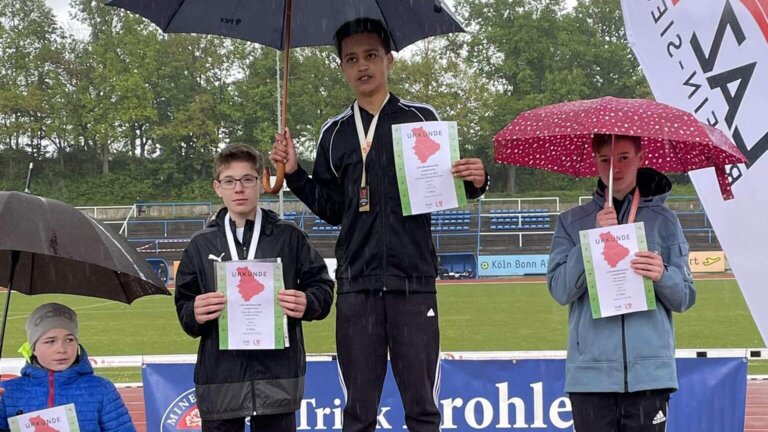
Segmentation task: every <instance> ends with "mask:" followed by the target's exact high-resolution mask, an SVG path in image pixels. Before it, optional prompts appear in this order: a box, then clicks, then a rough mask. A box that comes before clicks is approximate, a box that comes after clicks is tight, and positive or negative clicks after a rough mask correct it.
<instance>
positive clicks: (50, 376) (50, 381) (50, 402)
mask: <svg viewBox="0 0 768 432" xmlns="http://www.w3.org/2000/svg"><path fill="white" fill-rule="evenodd" d="M48 408H53V371H48Z"/></svg>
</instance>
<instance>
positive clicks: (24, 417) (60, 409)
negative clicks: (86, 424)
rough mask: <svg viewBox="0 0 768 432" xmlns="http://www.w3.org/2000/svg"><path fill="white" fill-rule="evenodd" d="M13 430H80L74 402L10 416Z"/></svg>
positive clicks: (52, 431) (19, 431)
mask: <svg viewBox="0 0 768 432" xmlns="http://www.w3.org/2000/svg"><path fill="white" fill-rule="evenodd" d="M8 424H9V426H10V427H11V431H12V432H79V431H80V425H79V424H78V423H77V413H76V412H75V405H74V404H67V405H61V406H57V407H53V408H48V409H44V410H40V411H33V412H29V413H24V414H20V415H17V416H15V417H10V418H8Z"/></svg>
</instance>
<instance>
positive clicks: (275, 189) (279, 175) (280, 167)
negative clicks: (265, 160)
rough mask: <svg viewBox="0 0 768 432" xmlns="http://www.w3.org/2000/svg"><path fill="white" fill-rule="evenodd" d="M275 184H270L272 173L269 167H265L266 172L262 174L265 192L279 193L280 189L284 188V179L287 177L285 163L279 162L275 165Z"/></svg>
mask: <svg viewBox="0 0 768 432" xmlns="http://www.w3.org/2000/svg"><path fill="white" fill-rule="evenodd" d="M275 169H276V172H275V185H274V186H273V185H271V184H270V180H271V176H272V174H271V173H270V171H269V167H264V174H263V175H262V176H261V184H262V185H263V186H264V192H266V193H268V194H273V195H275V194H277V193H279V192H280V189H282V188H283V179H284V178H285V164H284V163H278V164H276V165H275Z"/></svg>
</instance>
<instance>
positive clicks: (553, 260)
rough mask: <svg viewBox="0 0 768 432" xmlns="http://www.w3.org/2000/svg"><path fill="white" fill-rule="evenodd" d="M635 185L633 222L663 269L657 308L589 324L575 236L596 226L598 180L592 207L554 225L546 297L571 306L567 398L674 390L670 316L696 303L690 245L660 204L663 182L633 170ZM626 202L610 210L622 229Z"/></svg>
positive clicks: (582, 208)
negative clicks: (637, 200) (636, 200)
mask: <svg viewBox="0 0 768 432" xmlns="http://www.w3.org/2000/svg"><path fill="white" fill-rule="evenodd" d="M637 184H638V188H639V189H640V194H641V198H640V199H641V201H640V203H639V207H638V210H637V216H636V219H635V222H644V224H645V234H646V239H647V241H648V250H651V251H657V252H659V253H661V256H662V258H663V260H664V266H665V270H664V273H663V275H662V277H661V279H660V280H659V281H658V282H655V283H654V284H653V286H654V290H655V292H656V309H655V310H648V311H643V312H635V313H630V314H626V315H620V316H612V317H608V318H599V319H593V318H592V310H591V307H590V302H589V295H588V294H587V281H586V279H585V276H584V262H583V257H582V253H581V245H580V242H579V231H582V230H586V229H593V228H595V221H596V217H597V212H599V211H600V210H601V209H602V208H603V206H604V203H605V198H604V195H603V190H604V185H603V184H602V182H598V189H597V191H596V192H595V194H594V195H593V199H592V201H591V202H589V203H587V204H584V205H581V206H578V207H576V208H573V209H571V210H568V211H566V212H563V213H562V214H561V215H560V217H559V218H558V220H557V227H556V228H555V235H554V237H553V239H552V249H551V252H550V257H549V268H548V270H547V282H548V285H549V291H550V293H551V294H552V297H554V299H555V300H556V301H557V302H558V303H560V304H561V305H568V306H569V309H568V357H567V360H566V374H565V391H566V392H569V393H576V392H635V391H640V390H649V389H677V370H676V368H675V332H674V326H673V323H672V312H673V311H674V312H683V311H685V310H687V309H689V308H690V307H691V306H693V304H694V302H695V301H696V290H695V289H694V287H693V279H692V278H691V272H690V269H689V267H688V243H687V242H686V240H685V237H684V236H683V231H682V228H681V227H680V222H679V221H678V219H677V217H676V216H675V214H674V213H672V212H671V211H670V210H669V209H668V208H667V207H665V206H664V201H666V198H667V194H668V192H669V190H670V189H671V183H670V182H669V179H667V177H666V176H664V175H662V174H661V173H658V172H656V171H654V170H650V169H647V168H645V169H641V170H639V171H638V183H637ZM632 199H633V195H632V194H629V195H628V196H627V199H626V200H625V201H624V203H623V205H622V207H621V208H620V209H618V208H617V209H616V210H617V212H618V217H619V221H620V223H626V221H627V218H628V214H629V209H630V207H631V204H632Z"/></svg>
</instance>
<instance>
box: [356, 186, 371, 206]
mask: <svg viewBox="0 0 768 432" xmlns="http://www.w3.org/2000/svg"><path fill="white" fill-rule="evenodd" d="M370 209H371V203H370V201H369V200H368V186H363V187H361V188H360V196H359V199H358V210H360V211H361V212H367V211H369V210H370Z"/></svg>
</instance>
